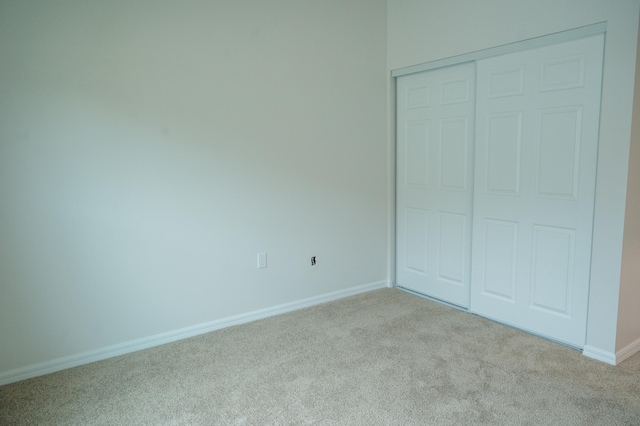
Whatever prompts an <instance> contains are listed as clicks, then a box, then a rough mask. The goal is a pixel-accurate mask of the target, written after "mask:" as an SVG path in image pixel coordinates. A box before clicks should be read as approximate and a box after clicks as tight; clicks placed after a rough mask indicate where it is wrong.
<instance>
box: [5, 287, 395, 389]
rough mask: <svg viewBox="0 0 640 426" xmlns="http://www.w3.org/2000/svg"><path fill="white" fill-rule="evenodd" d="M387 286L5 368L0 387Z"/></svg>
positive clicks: (351, 290) (328, 295) (316, 298)
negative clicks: (14, 367)
mask: <svg viewBox="0 0 640 426" xmlns="http://www.w3.org/2000/svg"><path fill="white" fill-rule="evenodd" d="M389 287H391V283H390V282H389V281H378V282H374V283H370V284H365V285H361V286H358V287H352V288H348V289H345V290H338V291H334V292H331V293H326V294H323V295H320V296H314V297H309V298H307V299H302V300H298V301H295V302H290V303H284V304H282V305H277V306H273V307H270V308H265V309H260V310H257V311H252V312H247V313H245V314H240V315H235V316H232V317H228V318H222V319H219V320H215V321H211V322H207V323H203V324H198V325H194V326H191V327H185V328H182V329H179V330H174V331H170V332H167V333H161V334H156V335H154V336H149V337H144V338H141V339H136V340H131V341H129V342H124V343H120V344H116V345H111V346H107V347H104V348H101V349H96V350H93V351H88V352H83V353H80V354H76V355H70V356H66V357H63V358H58V359H54V360H51V361H45V362H42V363H39V364H34V365H29V366H26V367H21V368H17V369H15V370H9V371H6V372H4V373H0V386H2V385H6V384H9V383H14V382H19V381H22V380H26V379H30V378H33V377H37V376H42V375H45V374H50V373H55V372H56V371H60V370H66V369H67V368H72V367H78V366H80V365H84V364H89V363H92V362H96V361H102V360H104V359H108V358H113V357H115V356H120V355H125V354H128V353H132V352H137V351H140V350H143V349H148V348H152V347H154V346H160V345H164V344H166V343H171V342H176V341H178V340H182V339H187V338H189V337H193V336H197V335H199V334H204V333H209V332H211V331H215V330H220V329H222V328H226V327H231V326H234V325H240V324H245V323H248V322H252V321H256V320H259V319H263V318H267V317H271V316H274V315H280V314H284V313H287V312H291V311H295V310H298V309H303V308H308V307H311V306H315V305H320V304H322V303H326V302H331V301H333V300H338V299H342V298H345V297H349V296H354V295H356V294H360V293H366V292H368V291H372V290H377V289H381V288H389Z"/></svg>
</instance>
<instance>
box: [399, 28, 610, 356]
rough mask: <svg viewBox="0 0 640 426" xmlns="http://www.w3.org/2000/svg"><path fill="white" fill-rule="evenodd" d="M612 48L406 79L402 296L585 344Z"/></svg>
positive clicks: (536, 52) (560, 50) (531, 55)
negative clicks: (606, 55) (603, 99)
mask: <svg viewBox="0 0 640 426" xmlns="http://www.w3.org/2000/svg"><path fill="white" fill-rule="evenodd" d="M603 42H604V36H602V35H601V36H594V37H589V38H585V39H581V40H575V41H571V42H566V43H561V44H558V45H554V46H548V47H544V48H538V49H532V50H528V51H522V52H517V53H512V54H507V55H502V56H499V57H494V58H489V59H485V60H480V61H478V62H477V64H472V63H467V64H462V65H457V66H453V67H447V68H442V69H437V70H433V71H427V72H423V73H419V74H414V75H409V76H406V77H401V78H399V79H398V86H397V136H398V138H397V144H398V151H397V154H398V157H397V164H398V169H397V170H398V175H397V259H398V260H397V284H398V286H400V287H405V288H408V289H411V290H414V291H417V292H420V293H423V294H426V295H429V296H432V297H434V298H437V299H441V300H443V301H446V302H449V303H453V304H456V305H459V306H462V307H469V308H470V310H471V311H473V312H475V313H478V314H480V315H483V316H486V317H489V318H493V319H496V320H498V321H501V322H504V323H507V324H511V325H514V326H516V327H520V328H523V329H526V330H529V331H532V332H534V333H537V334H540V335H543V336H546V337H550V338H553V339H556V340H559V341H562V342H565V343H568V344H571V345H574V346H578V347H582V346H583V345H584V341H585V331H586V318H587V303H588V290H589V271H590V257H591V232H592V226H593V206H594V196H595V172H596V160H597V143H598V123H599V111H600V87H601V79H602V55H603ZM476 66H477V71H476ZM476 81H477V87H475V88H474V85H475V82H476Z"/></svg>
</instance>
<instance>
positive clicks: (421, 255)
mask: <svg viewBox="0 0 640 426" xmlns="http://www.w3.org/2000/svg"><path fill="white" fill-rule="evenodd" d="M397 84H398V85H397V141H398V148H397V155H398V157H397V166H398V167H397V173H398V174H397V204H396V205H397V259H398V260H397V285H398V286H400V287H404V288H407V289H410V290H414V291H416V292H419V293H422V294H425V295H428V296H432V297H434V298H437V299H441V300H443V301H446V302H449V303H452V304H455V305H459V306H462V307H468V306H469V281H470V269H471V259H470V255H471V204H472V200H473V184H472V182H473V121H474V118H473V117H474V93H475V88H474V86H475V65H474V64H473V63H466V64H461V65H457V66H454V67H447V68H442V69H437V70H434V71H427V72H422V73H419V74H413V75H409V76H405V77H401V78H399V79H398V81H397Z"/></svg>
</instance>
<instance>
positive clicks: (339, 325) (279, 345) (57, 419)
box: [0, 289, 640, 425]
mask: <svg viewBox="0 0 640 426" xmlns="http://www.w3.org/2000/svg"><path fill="white" fill-rule="evenodd" d="M0 424H2V425H14V424H19V425H22V424H37V425H47V424H70V425H91V424H101V425H131V424H149V425H160V424H175V425H183V424H216V425H217V424H221V425H267V424H278V425H281V424H290V425H299V424H337V425H349V424H351V425H454V424H456V425H459V424H504V425H639V424H640V356H639V355H636V356H634V357H632V358H631V359H629V360H628V361H625V362H624V363H623V364H621V365H620V366H618V367H613V366H610V365H606V364H604V363H601V362H598V361H594V360H591V359H588V358H586V357H583V356H582V355H581V354H580V352H578V351H575V350H573V349H569V348H567V347H564V346H561V345H558V344H555V343H551V342H548V341H546V340H543V339H540V338H537V337H534V336H531V335H528V334H526V333H523V332H520V331H517V330H514V329H512V328H509V327H506V326H503V325H500V324H496V323H494V322H491V321H488V320H485V319H482V318H479V317H477V316H474V315H470V314H467V313H464V312H460V311H458V310H455V309H452V308H449V307H446V306H443V305H440V304H437V303H434V302H431V301H429V300H426V299H423V298H420V297H417V296H413V295H410V294H407V293H405V292H402V291H400V290H396V289H384V290H378V291H374V292H370V293H366V294H362V295H359V296H354V297H350V298H347V299H342V300H339V301H335V302H331V303H328V304H324V305H321V306H316V307H313V308H309V309H304V310H300V311H296V312H293V313H289V314H285V315H280V316H277V317H272V318H268V319H265V320H261V321H257V322H253V323H250V324H246V325H242V326H237V327H232V328H228V329H225V330H220V331H216V332H213V333H209V334H206V335H202V336H198V337H194V338H191V339H187V340H183V341H181V342H177V343H172V344H169V345H164V346H161V347H157V348H153V349H148V350H145V351H141V352H137V353H134V354H129V355H125V356H121V357H117V358H112V359H109V360H106V361H102V362H97V363H94V364H90V365H86V366H82V367H77V368H73V369H70V370H66V371H62V372H59V373H54V374H50V375H48V376H44V377H39V378H35V379H31V380H27V381H24V382H21V383H15V384H11V385H7V386H3V387H0Z"/></svg>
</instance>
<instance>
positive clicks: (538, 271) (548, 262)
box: [531, 225, 576, 318]
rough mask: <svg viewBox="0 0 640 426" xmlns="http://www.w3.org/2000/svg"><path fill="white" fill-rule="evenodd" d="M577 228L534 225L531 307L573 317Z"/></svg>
mask: <svg viewBox="0 0 640 426" xmlns="http://www.w3.org/2000/svg"><path fill="white" fill-rule="evenodd" d="M575 233H576V231H575V229H566V228H555V227H549V226H540V225H534V227H533V250H532V256H533V258H532V268H531V306H532V307H533V308H537V309H541V310H545V311H548V312H550V313H552V314H557V315H563V316H566V317H568V318H570V317H571V301H572V300H571V299H572V298H571V293H572V289H573V270H574V266H575V265H574V250H575Z"/></svg>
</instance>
